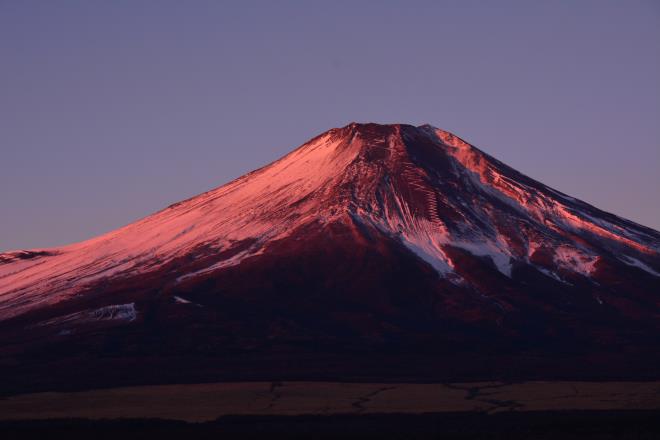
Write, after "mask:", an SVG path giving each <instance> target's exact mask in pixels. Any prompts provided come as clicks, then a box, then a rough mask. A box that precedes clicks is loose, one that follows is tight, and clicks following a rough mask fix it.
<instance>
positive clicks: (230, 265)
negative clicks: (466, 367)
mask: <svg viewBox="0 0 660 440" xmlns="http://www.w3.org/2000/svg"><path fill="white" fill-rule="evenodd" d="M659 252H660V233H658V232H656V231H653V230H651V229H649V228H645V227H643V226H640V225H637V224H635V223H633V222H630V221H628V220H625V219H622V218H620V217H617V216H615V215H612V214H608V213H605V212H603V211H600V210H598V209H597V208H595V207H593V206H590V205H588V204H586V203H584V202H581V201H579V200H577V199H574V198H572V197H569V196H567V195H565V194H562V193H560V192H558V191H555V190H553V189H551V188H549V187H546V186H545V185H543V184H541V183H539V182H536V181H534V180H533V179H530V178H528V177H526V176H524V175H522V174H520V173H518V172H517V171H515V170H513V169H511V168H510V167H508V166H506V165H504V164H503V163H501V162H499V161H497V160H496V159H494V158H492V157H490V156H489V155H487V154H485V153H483V152H482V151H480V150H479V149H477V148H475V147H473V146H471V145H469V144H467V143H466V142H464V141H462V140H461V139H459V138H457V137H456V136H454V135H452V134H450V133H448V132H445V131H442V130H439V129H436V128H434V127H431V126H421V127H413V126H409V125H377V124H351V125H349V126H347V127H344V128H341V129H332V130H330V131H328V132H326V133H324V134H322V135H320V136H318V137H316V138H314V139H312V140H310V141H309V142H307V143H306V144H304V145H302V146H301V147H300V148H298V149H296V150H295V151H293V152H292V153H290V154H289V155H287V156H285V157H283V158H282V159H280V160H278V161H276V162H274V163H272V164H270V165H268V166H266V167H264V168H261V169H259V170H256V171H254V172H252V173H249V174H246V175H245V176H243V177H241V178H239V179H236V180H235V181H233V182H230V183H228V184H227V185H224V186H221V187H219V188H217V189H214V190H211V191H209V192H207V193H204V194H201V195H199V196H197V197H193V198H191V199H189V200H186V201H183V202H180V203H177V204H175V205H172V206H170V207H168V208H166V209H165V210H163V211H160V212H158V213H155V214H153V215H151V216H149V217H146V218H144V219H142V220H140V221H138V222H136V223H133V224H131V225H128V226H126V227H124V228H121V229H119V230H117V231H114V232H111V233H108V234H106V235H103V236H100V237H98V238H95V239H92V240H89V241H85V242H82V243H78V244H74V245H71V246H66V247H62V248H56V249H43V250H32V251H16V252H10V253H5V254H2V255H0V344H2V345H3V346H4V347H5V352H6V353H7V354H8V355H9V356H13V357H14V359H16V362H19V363H20V362H23V361H24V359H27V358H28V357H29V356H32V355H33V354H34V353H35V352H36V351H38V350H41V352H42V353H43V350H44V348H46V351H47V352H48V353H51V352H52V353H51V354H49V356H48V358H49V361H51V360H53V359H56V360H57V359H60V358H61V356H62V355H61V353H62V350H64V351H68V352H69V353H75V354H76V355H80V356H82V357H83V358H84V359H85V360H86V361H89V360H90V359H91V358H94V359H97V358H99V357H104V356H106V354H107V353H108V352H107V350H105V349H104V348H102V347H104V346H105V345H106V344H110V345H112V346H113V347H114V348H113V350H114V351H113V353H114V355H113V356H115V357H116V358H121V359H126V358H142V357H149V358H157V357H158V356H161V355H162V354H163V352H165V351H168V352H170V354H172V355H173V356H175V357H176V358H177V359H181V358H182V357H184V356H197V355H203V356H207V355H209V354H210V353H212V354H213V355H214V356H215V355H217V356H220V357H223V356H225V355H226V354H227V353H234V354H235V353H242V354H241V356H242V355H246V353H247V354H249V355H250V356H252V354H256V355H259V356H261V355H264V354H265V353H267V354H268V355H269V356H271V355H273V356H275V355H277V356H279V355H282V356H285V355H286V356H289V357H290V356H294V355H295V356H299V355H303V356H307V357H309V356H308V355H309V354H310V353H317V352H319V353H335V354H336V353H340V354H341V356H339V355H337V356H339V357H340V358H341V359H350V356H349V355H348V354H347V353H350V352H355V350H357V351H364V350H367V351H368V350H375V351H378V352H383V353H394V352H400V350H408V351H412V352H414V353H428V352H432V353H436V354H437V353H440V352H442V353H446V352H452V351H453V352H455V351H456V350H457V349H460V347H464V346H465V344H471V345H472V346H473V347H482V346H483V347H491V348H492V347H500V348H502V349H505V350H507V351H508V352H511V353H523V352H524V353H528V352H529V350H532V349H533V350H537V351H539V352H540V353H542V354H548V355H551V354H552V353H556V352H561V351H562V350H569V351H570V350H573V351H574V352H579V353H587V354H588V353H600V354H603V353H604V354H608V353H613V352H615V351H616V350H617V349H618V348H620V347H627V350H628V351H634V352H635V353H637V354H640V356H642V354H643V353H646V352H647V351H649V350H652V347H653V343H652V341H653V339H654V338H656V337H658V336H660V325H658V323H657V322H658V320H657V318H658V315H659V312H660V295H659V292H660V253H659ZM129 334H130V335H131V336H130V337H128V336H127V335H129ZM127 338H128V339H127ZM129 339H130V341H128V340H129ZM28 341H29V342H28ZM108 341H110V342H108ZM310 344H311V345H310ZM72 347H76V348H72ZM312 347H314V348H312ZM286 356H285V357H286ZM458 357H460V356H458ZM342 362H344V361H342ZM346 362H348V361H346ZM101 363H102V364H103V362H101ZM457 365H458V364H457ZM341 369H342V371H344V370H343V369H346V371H351V368H349V367H342V368H341ZM477 370H478V368H477ZM567 371H570V368H569V370H567ZM576 371H577V370H576Z"/></svg>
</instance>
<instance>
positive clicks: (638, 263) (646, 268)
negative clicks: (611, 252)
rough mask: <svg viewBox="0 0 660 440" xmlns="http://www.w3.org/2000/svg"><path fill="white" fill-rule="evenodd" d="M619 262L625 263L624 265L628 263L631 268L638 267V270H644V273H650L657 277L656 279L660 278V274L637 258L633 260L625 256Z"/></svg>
mask: <svg viewBox="0 0 660 440" xmlns="http://www.w3.org/2000/svg"><path fill="white" fill-rule="evenodd" d="M619 260H621V261H623V262H624V263H626V264H627V265H629V266H635V267H638V268H640V269H642V270H643V271H645V272H648V273H650V274H651V275H655V276H656V277H660V273H658V272H656V271H655V270H653V269H652V268H650V267H649V266H648V265H646V264H644V263H642V262H641V261H639V260H638V259H637V258H633V257H631V256H629V255H623V256H621V257H619Z"/></svg>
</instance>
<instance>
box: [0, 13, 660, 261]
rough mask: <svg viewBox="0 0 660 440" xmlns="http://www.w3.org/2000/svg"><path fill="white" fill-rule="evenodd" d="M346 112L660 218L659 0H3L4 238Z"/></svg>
mask: <svg viewBox="0 0 660 440" xmlns="http://www.w3.org/2000/svg"><path fill="white" fill-rule="evenodd" d="M351 121H361V122H366V121H373V122H382V123H387V122H405V123H412V124H415V125H418V124H422V123H430V124H432V125H435V126H438V127H440V128H443V129H446V130H449V131H452V132H454V133H456V134H457V135H459V136H461V137H463V138H465V139H466V140H468V141H469V142H471V143H473V144H475V145H476V146H478V147H480V148H481V149H483V150H485V151H486V152H488V153H490V154H492V155H494V156H495V157H497V158H499V159H500V160H502V161H504V162H506V163H508V164H509V165H511V166H513V167H514V168H516V169H518V170H519V171H521V172H523V173H525V174H527V175H530V176H531V177H534V178H536V179H537V180H540V181H542V182H544V183H546V184H548V185H550V186H553V187H555V188H557V189H559V190H561V191H564V192H566V193H568V194H571V195H573V196H576V197H578V198H581V199H583V200H585V201H587V202H590V203H592V204H594V205H596V206H598V207H600V208H602V209H605V210H607V211H611V212H614V213H616V214H619V215H621V216H624V217H627V218H630V219H632V220H635V221H637V222H640V223H642V224H645V225H647V226H651V227H653V228H655V229H660V197H659V196H658V191H659V189H660V172H659V169H660V3H658V2H656V1H653V0H648V1H626V2H621V1H615V2H610V1H605V0H598V1H566V2H560V1H552V2H543V1H536V2H530V1H520V2H505V1H498V2H491V1H484V2H469V1H447V2H440V1H431V2H414V1H400V2H387V1H378V2H377V1H373V2H367V1H351V2H348V1H346V2H342V1H327V2H317V1H314V2H313V1H305V2H303V1H300V2H285V1H277V2H274V1H268V2H265V1H264V2H250V1H236V2H228V1H222V2H221V1H209V2H206V1H186V2H183V1H171V2H170V1H163V0H159V1H153V2H141V1H135V0H130V1H112V2H102V1H87V0H85V1H79V2H77V1H58V2H50V1H20V0H15V1H9V0H4V1H0V153H1V154H0V206H1V208H0V209H1V211H0V219H1V222H2V223H1V227H0V250H8V249H15V248H31V247H46V246H54V245H61V244H66V243H70V242H74V241H78V240H82V239H85V238H89V237H92V236H94V235H97V234H99V233H102V232H106V231H109V230H111V229H114V228H116V227H119V226H122V225H124V224H126V223H129V222H131V221H133V220H136V219H137V218H139V217H142V216H144V215H147V214H149V213H151V212H153V211H156V210H158V209H160V208H163V207H165V206H166V205H168V204H170V203H172V202H176V201H178V200H181V199H184V198H186V197H189V196H192V195H195V194H197V193H200V192H202V191H205V190H207V189H210V188H212V187H215V186H218V185H220V184H223V183H225V182H227V181H229V180H230V179H232V178H234V177H237V176H239V175H241V174H243V173H245V172H247V171H250V170H252V169H254V168H257V167H260V166H262V165H264V164H266V163H268V162H270V161H272V160H274V159H276V158H278V157H279V156H281V155H283V154H284V153H286V152H288V151H289V150H291V149H293V148H294V147H296V146H298V145H299V144H301V143H303V142H304V141H306V140H307V139H309V138H310V137H313V136H315V135H316V134H318V133H320V132H322V131H325V130H327V129H329V128H331V127H336V126H343V125H345V124H347V123H349V122H351Z"/></svg>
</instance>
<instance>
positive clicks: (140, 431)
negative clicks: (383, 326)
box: [0, 410, 660, 440]
mask: <svg viewBox="0 0 660 440" xmlns="http://www.w3.org/2000/svg"><path fill="white" fill-rule="evenodd" d="M0 435H2V438H6V439H33V438H34V439H43V438H66V439H68V440H76V439H90V438H93V439H95V440H102V439H113V440H116V439H117V438H121V439H137V438H140V439H144V438H155V439H159V440H162V439H181V438H190V439H211V438H213V439H221V438H232V439H233V438H239V439H242V438H319V439H326V438H400V439H435V438H437V439H461V440H468V439H486V440H488V439H502V440H504V439H506V440H517V439H525V440H533V439H566V440H572V439H580V440H584V439H587V440H590V439H594V440H595V439H598V440H608V439H635V440H646V439H648V440H651V439H654V440H655V439H657V438H660V417H659V416H658V412H657V411H641V410H631V411H552V412H547V411H544V412H501V413H496V414H485V413H470V412H456V413H435V414H362V415H358V414H347V415H305V416H224V417H221V418H219V419H217V420H215V421H212V422H204V423H189V422H183V421H171V420H155V419H125V420H95V421H92V420H86V419H69V420H49V421H44V420H39V421H18V422H0Z"/></svg>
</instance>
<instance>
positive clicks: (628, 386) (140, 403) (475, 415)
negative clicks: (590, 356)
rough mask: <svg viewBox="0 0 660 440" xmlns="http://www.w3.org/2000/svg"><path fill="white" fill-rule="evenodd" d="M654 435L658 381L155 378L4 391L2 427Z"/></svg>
mask: <svg viewBox="0 0 660 440" xmlns="http://www.w3.org/2000/svg"><path fill="white" fill-rule="evenodd" d="M273 435H276V436H287V437H292V436H293V437H304V438H335V437H346V436H357V437H362V438H364V437H371V436H373V437H378V438H383V437H385V438H406V439H410V438H449V439H555V438H557V439H578V438H579V439H657V438H660V382H657V381H656V382H639V381H638V382H630V381H617V382H585V381H531V382H464V383H426V384H419V383H346V382H300V381H292V382H231V383H208V384H179V385H155V386H137V387H123V388H110V389H98V390H87V391H76V392H70V391H69V392H40V393H32V394H22V395H13V396H5V397H2V398H0V438H3V439H4V438H7V439H14V438H40V439H41V438H45V437H51V436H54V437H53V438H60V436H66V438H67V439H78V438H80V439H83V438H84V439H88V438H94V439H95V440H96V439H105V438H112V439H116V438H117V437H121V438H122V439H126V438H158V439H159V440H162V439H169V438H183V436H192V437H191V438H253V437H270V438H272V436H273Z"/></svg>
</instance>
